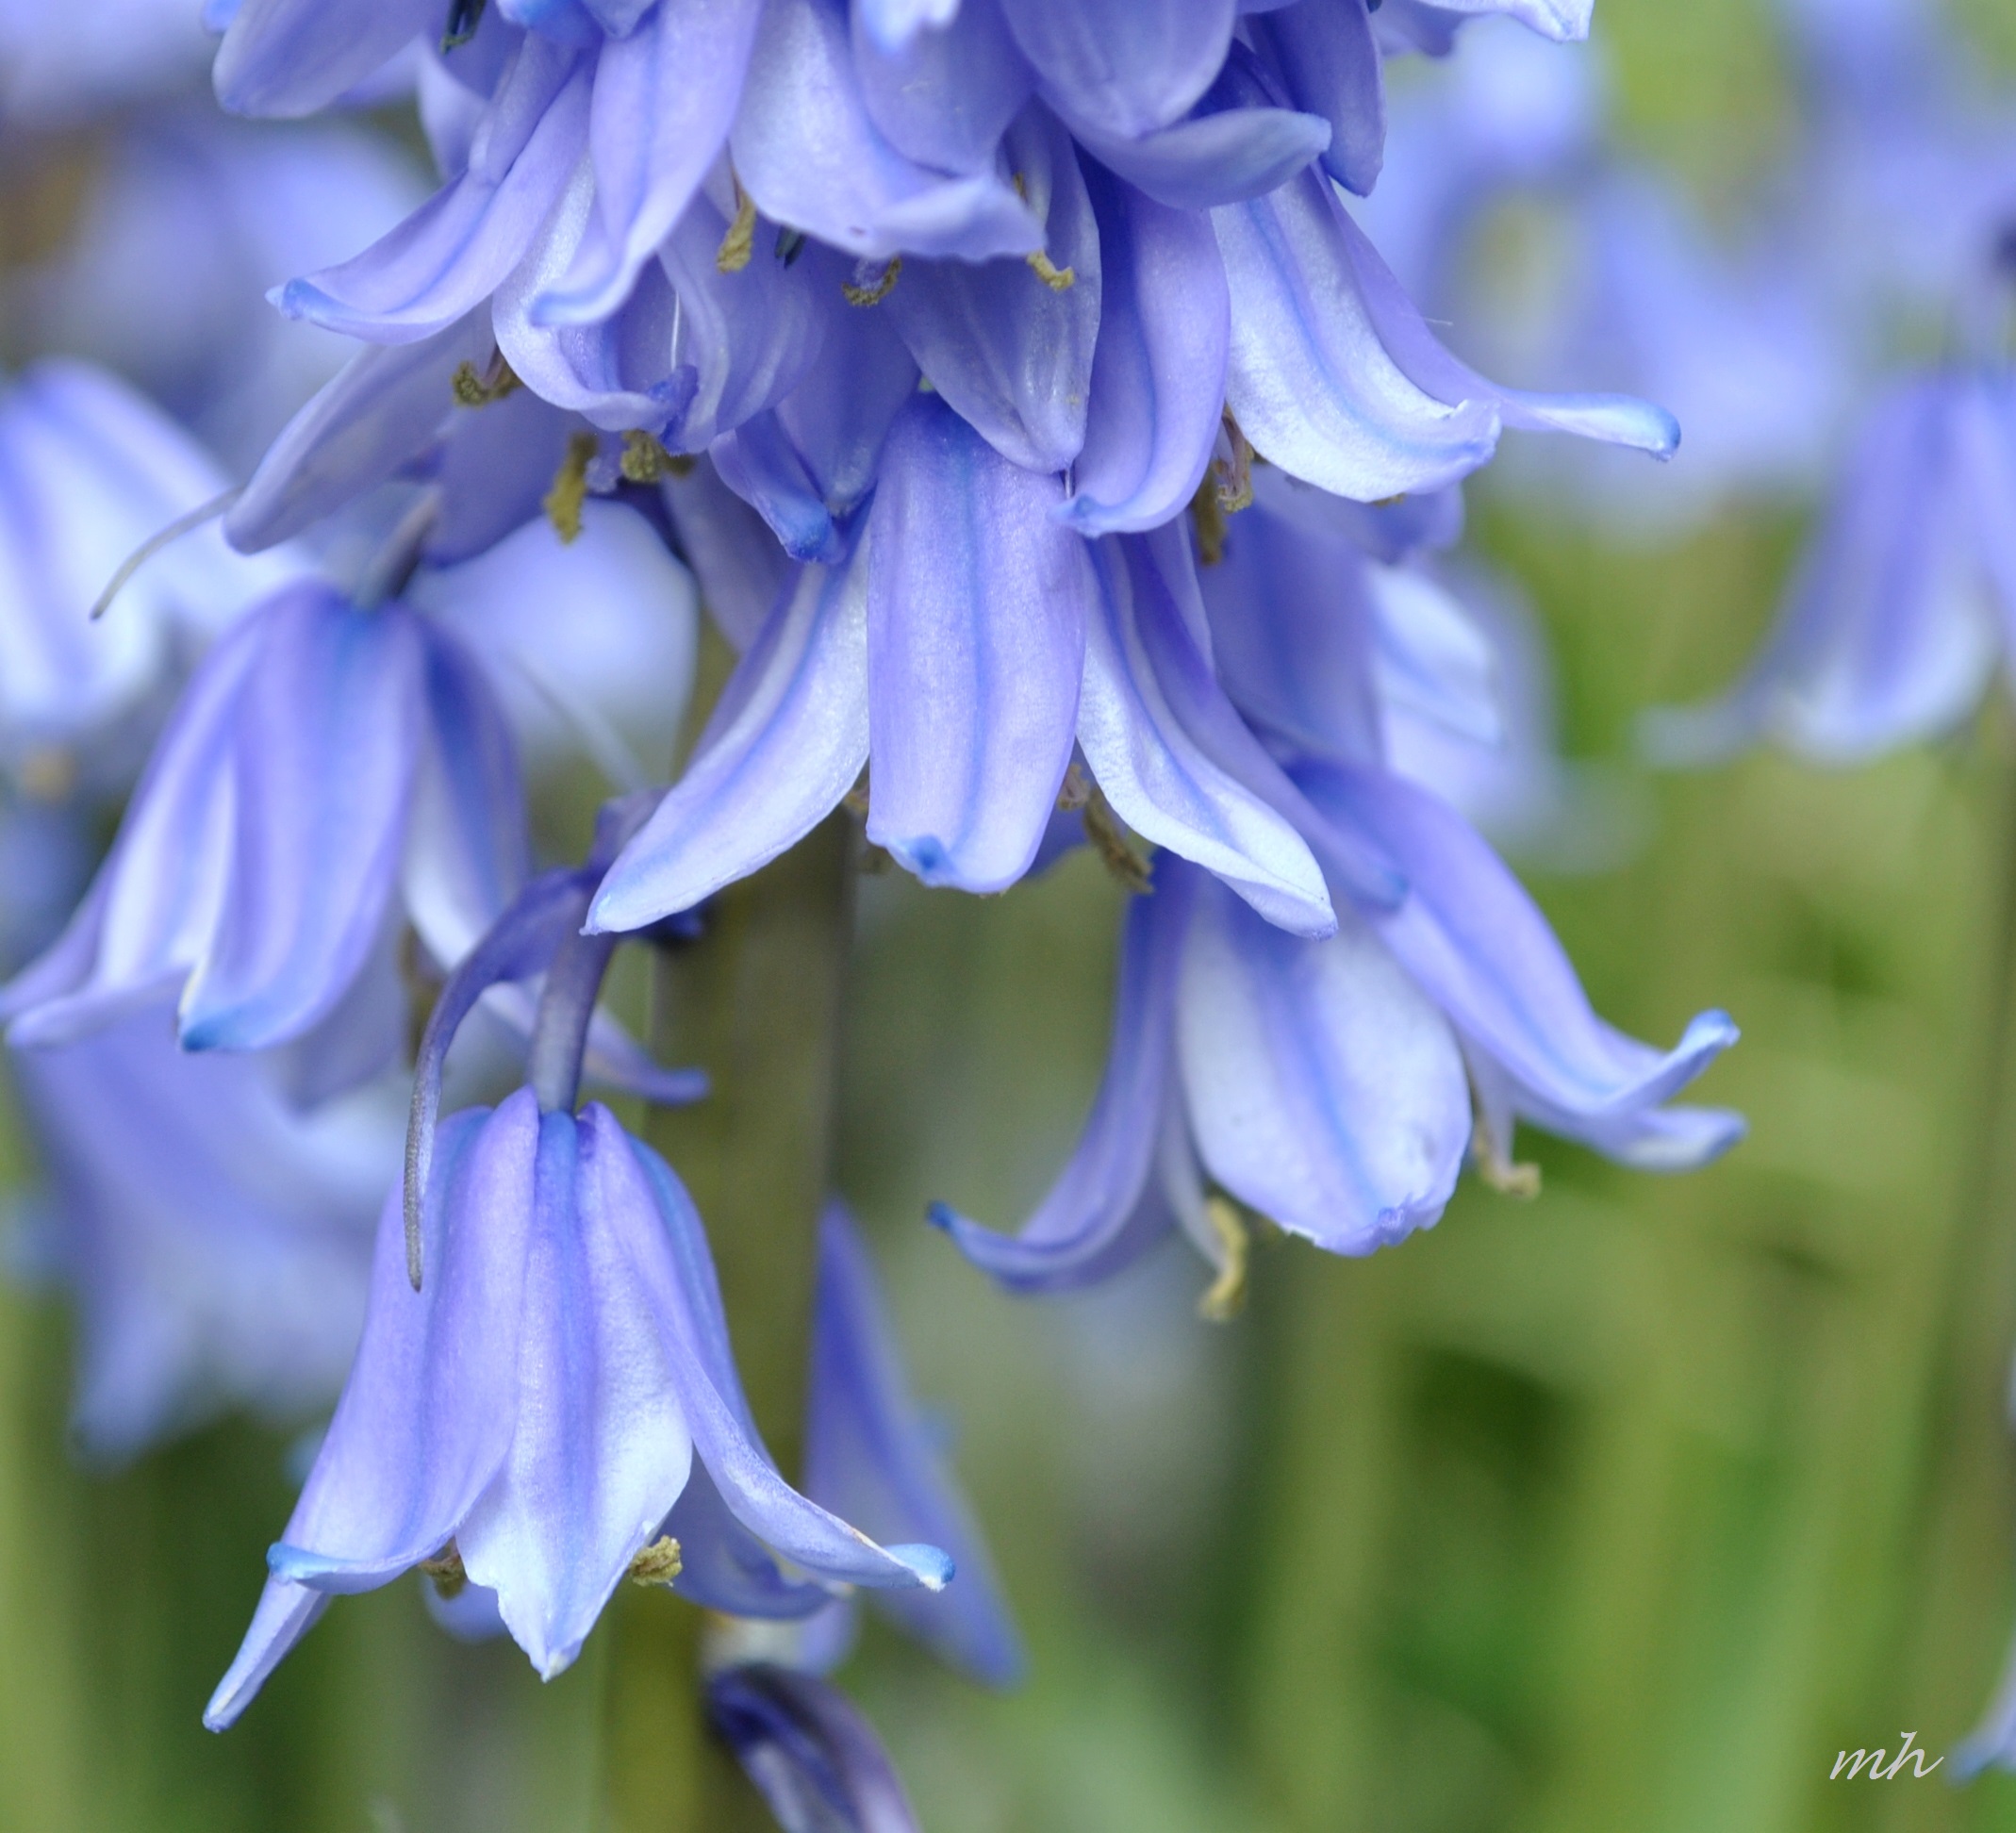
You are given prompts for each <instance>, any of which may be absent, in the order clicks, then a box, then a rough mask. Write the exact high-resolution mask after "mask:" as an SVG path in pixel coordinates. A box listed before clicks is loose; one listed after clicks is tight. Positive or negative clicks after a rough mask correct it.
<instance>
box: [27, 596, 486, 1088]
mask: <svg viewBox="0 0 2016 1833" xmlns="http://www.w3.org/2000/svg"><path fill="white" fill-rule="evenodd" d="M525 845H526V843H525V837H524V830H523V814H522V809H521V794H520V790H519V783H518V771H517V765H516V761H515V759H514V756H513V751H512V746H511V740H510V735H509V733H508V731H507V730H506V728H505V726H504V721H503V718H502V717H501V715H500V714H499V712H498V710H497V707H496V704H495V700H494V696H493V694H492V691H491V689H490V687H489V685H488V684H487V680H486V678H485V676H484V674H483V671H482V669H481V667H480V666H479V665H478V664H477V662H476V661H475V660H474V658H473V657H471V655H470V654H469V653H468V652H467V651H466V650H465V649H464V648H463V647H462V645H461V644H460V643H459V642H457V641H456V640H455V639H454V638H453V637H451V636H448V635H447V634H446V633H445V632H443V631H442V630H440V629H439V628H438V627H437V626H435V625H433V624H431V623H430V622H428V621H427V620H425V619H421V617H419V616H418V615H416V614H415V613H414V612H413V611H412V610H411V609H410V608H409V607H408V606H407V605H405V604H404V603H401V602H399V601H397V600H393V601H390V602H388V603H382V604H378V605H375V606H372V607H371V608H365V607H363V606H360V605H359V604H357V603H353V602H352V601H350V600H349V599H347V598H345V597H343V596H342V595H341V594H339V593H338V592H337V591H336V590H335V589H334V588H333V587H331V586H326V585H323V584H322V583H320V582H304V583H302V584H299V585H296V586H290V587H289V588H287V589H286V590H284V591H282V592H281V593H279V594H277V595H276V596H274V597H273V598H272V599H270V600H268V601H267V603H265V604H263V605H262V606H260V608H259V609H258V610H257V611H256V612H254V613H252V614H250V615H248V616H247V617H246V618H244V619H242V620H241V621H240V623H238V624H237V625H236V626H235V627H234V628H233V629H232V630H230V631H229V632H228V633H227V634H226V635H225V636H223V639H222V640H220V641H219V643H218V644H217V646H216V647H215V648H214V649H213V650H212V651H211V652H210V653H209V654H208V655H207V657H206V658H205V659H204V662H203V664H202V666H201V667H200V668H199V669H197V671H196V673H195V675H194V677H193V678H192V679H191V681H190V685H189V687H188V689H187V691H186V692H185V694H184V696H183V699H182V702H181V704H180V705H179V706H178V707H177V708H176V710H175V713H174V717H173V718H172V719H171V720H170V722H169V725H168V728H167V730H166V732H165V733H164V734H163V735H162V737H161V740H160V743H159V745H158V747H157V751H156V754H155V756H154V759H153V761H152V762H151V764H150V765H149V767H148V769H147V771H146V773H145V775H144V776H143V777H142V779H141V782H140V786H139V788H138V789H137V790H136V791H135V792H134V795H133V799H132V801H131V803H130V804H129V806H128V808H127V811H126V816H125V818H124V822H123V823H122V825H121V828H120V831H119V835H118V838H117V839H116V840H115V841H114V842H113V845H112V850H111V852H110V854H109V855H108V856H107V860H106V863H105V865H104V867H102V868H101V869H100V871H99V873H98V876H97V879H96V880H95V882H94V883H93V884H92V886H91V891H90V893H89V894H88V895H87V897H86V899H85V900H84V902H83V904H82V905H81V906H80V907H79V909H78V911H77V913H76V915H75V916H74V917H73V918H72V920H71V923H70V925H69V927H68V928H67V929H66V930H65V932H64V933H63V934H62V935H61V936H60V937H59V938H58V940H57V942H55V943H54V944H53V945H52V946H51V947H50V949H49V950H47V951H46V952H45V953H44V954H43V955H42V956H41V959H40V960H39V961H37V962H36V963H35V964H33V965H32V966H29V967H28V968H27V969H26V970H25V972H24V973H22V974H21V975H20V976H18V977H17V978H16V979H15V980H14V981H13V982H12V983H10V984H9V985H8V988H7V990H6V993H5V994H4V996H0V1013H4V1014H5V1015H6V1016H8V1018H9V1019H10V1020H11V1026H10V1032H9V1034H10V1036H11V1037H12V1038H13V1040H14V1041H15V1043H17V1044H18V1045H36V1044H57V1043H61V1042H64V1041H66V1040H68V1039H71V1038H74V1037H77V1036H80V1035H82V1034H84V1033H85V1032H88V1031H90V1030H91V1029H92V1028H93V1027H95V1026H98V1025H102V1024H104V1023H107V1022H108V1021H110V1020H112V1019H114V1018H116V1017H118V1016H121V1015H122V1014H124V1013H125V1012H127V1011H130V1010H133V1009H134V1008H136V1007H138V1006H140V1005H143V1004H147V1003H149V1002H152V1001H154V1000H156V999H158V998H160V997H161V996H162V995H163V994H164V993H166V994H171V995H173V994H177V993H178V994H179V996H180V1006H179V1018H178V1025H179V1030H180V1035H181V1039H182V1042H183V1044H184V1046H185V1047H186V1048H189V1049H233V1050H259V1049H274V1048H276V1047H279V1046H281V1045H285V1044H290V1043H295V1042H297V1041H299V1040H302V1039H304V1038H309V1037H310V1036H311V1035H312V1036H313V1037H314V1040H315V1041H314V1043H313V1045H312V1046H311V1047H310V1048H308V1049H306V1051H305V1052H304V1059H305V1060H304V1065H303V1070H304V1074H305V1075H306V1077H307V1079H308V1081H309V1082H312V1084H313V1085H314V1086H315V1087H316V1088H317V1089H318V1090H320V1091H321V1092H330V1091H333V1090H334V1089H336V1088H339V1087H342V1086H345V1085H348V1084H350V1083H352V1082H356V1081H359V1080H363V1079H364V1078H366V1077H368V1076H369V1075H370V1074H372V1073H373V1072H375V1071H376V1070H377V1069H379V1068H381V1067H383V1066H384V1065H385V1064H386V1062H387V1061H388V1060H389V1056H390V1055H391V1053H392V1052H393V1051H394V1050H395V1049H396V1048H397V1045H398V1041H399V1038H400V1036H401V1034H402V1030H401V1028H402V1026H403V1023H404V1005H403V999H402V997H401V995H400V992H399V983H398V959H397V950H398V946H399V938H400V933H401V930H402V927H403V926H404V925H405V923H407V922H410V923H411V924H412V926H413V927H414V929H415V930H416V931H417V932H418V933H419V934H420V935H421V939H422V940H423V941H424V942H425V944H426V946H427V948H428V949H429V950H430V952H432V953H433V954H434V956H435V958H436V960H437V961H439V962H441V963H443V964H444V965H445V964H447V963H452V962H453V961H454V960H456V959H458V958H459V957H460V955H461V954H462V952H463V951H464V950H466V949H467V948H468V947H469V945H470V942H471V940H472V939H473V936H474V935H475V934H476V933H480V932H481V930H482V929H483V928H484V927H485V925H486V924H487V922H488V920H489V919H490V917H491V916H493V915H494V914H495V913H496V912H497V911H498V910H499V909H501V908H502V907H503V905H504V901H505V900H506V899H507V898H508V897H509V896H510V894H511V893H512V891H513V890H515V889H516V887H517V884H518V883H519V882H520V880H521V878H522V875H523V873H524V870H525ZM324 1027H329V1028H330V1029H327V1030H324V1029H323V1028H324Z"/></svg>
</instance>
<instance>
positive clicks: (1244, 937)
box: [1178, 883, 1470, 1254]
mask: <svg viewBox="0 0 2016 1833" xmlns="http://www.w3.org/2000/svg"><path fill="white" fill-rule="evenodd" d="M1197 899H1198V902H1197V912H1196V915H1195V916H1194V917H1193V918H1192V921H1191V925H1190V933H1189V938H1188V940H1187V942H1186V944H1185V946H1184V950H1183V962H1182V983H1181V989H1180V992H1179V995H1178V1019H1179V1023H1178V1043H1179V1049H1180V1055H1181V1060H1182V1074H1183V1085H1184V1088H1185V1090H1186V1091H1187V1094H1188V1097H1189V1103H1188V1105H1189V1114H1190V1125H1191V1130H1192V1132H1193V1133H1194V1135H1195V1137H1196V1140H1197V1146H1198V1152H1199V1153H1200V1154H1201V1155H1202V1158H1203V1161H1204V1164H1205V1165H1206V1167H1207V1168H1208V1169H1209V1170H1210V1172H1211V1175H1212V1176H1213V1177H1214V1178H1215V1179H1216V1180H1217V1181H1218V1182H1219V1183H1220V1184H1222V1185H1223V1186H1224V1187H1225V1189H1227V1190H1228V1191H1230V1192H1231V1194H1232V1195H1233V1196H1234V1197H1237V1198H1238V1199H1239V1200H1240V1201H1241V1202H1242V1203H1245V1204H1246V1205H1247V1206H1248V1208H1250V1209H1253V1210H1256V1211H1258V1212H1259V1213H1260V1214H1263V1215H1266V1216H1269V1217H1271V1218H1272V1219H1273V1220H1274V1221H1276V1222H1278V1223H1279V1224H1280V1225H1281V1227H1282V1228H1284V1229H1287V1230H1291V1231H1293V1232H1294V1233H1297V1234H1301V1235H1306V1236H1308V1238H1309V1239H1310V1240H1312V1241H1314V1243H1315V1244H1316V1245H1317V1246H1318V1247H1326V1248H1328V1249H1330V1251H1331V1252H1332V1253H1342V1254H1366V1253H1370V1252H1372V1251H1373V1250H1374V1249H1375V1248H1378V1247H1388V1246H1390V1245H1392V1244H1393V1243H1394V1242H1396V1241H1399V1240H1401V1239H1403V1238H1404V1237H1405V1236H1407V1235H1408V1234H1411V1233H1412V1232H1413V1230H1415V1229H1422V1228H1429V1227H1431V1226H1432V1225H1433V1224H1434V1222H1435V1220H1436V1219H1437V1218H1438V1217H1439V1216H1440V1215H1441V1214H1442V1210H1443V1206H1444V1205H1445V1204H1446V1202H1447V1201H1448V1199H1449V1196H1450V1193H1451V1192H1453V1191H1454V1189H1455V1188H1456V1179H1457V1176H1458V1174H1459V1173H1460V1172H1461V1170H1462V1163H1463V1155H1464V1153H1465V1151H1466V1150H1467V1149H1468V1148H1469V1144H1470V1088H1469V1083H1468V1082H1467V1081H1466V1079H1465V1077H1464V1073H1463V1061H1462V1052H1461V1051H1460V1050H1459V1049H1457V1045H1456V1038H1455V1036H1454V1034H1453V1033H1452V1032H1450V1030H1449V1027H1448V1025H1447V1023H1446V1021H1445V1020H1444V1018H1443V1016H1442V1015H1441V1014H1440V1013H1439V1012H1437V1011H1436V1009H1435V1007H1434V1006H1433V1005H1432V1004H1431V1003H1430V1002H1429V999H1427V998H1426V997H1425V996H1424V995H1423V994H1422V993H1421V992H1420V990H1419V989H1418V988H1417V987H1416V986H1415V985H1414V983H1413V982H1412V981H1411V980H1410V979H1409V978H1408V977H1407V975H1406V974H1405V973H1404V972H1403V971H1402V970H1401V967H1400V966H1399V964H1398V963H1397V962H1396V961H1395V960H1394V958H1393V956H1392V955H1391V954H1390V953H1388V952H1387V950H1386V949H1385V947H1384V946H1383V945H1382V944H1381V943H1380V940H1379V938H1378V936H1377V935H1376V934H1375V933H1374V932H1373V931H1372V929H1371V928H1370V926H1369V925H1367V924H1365V923H1364V922H1363V921H1362V920H1360V919H1359V918H1358V917H1356V916H1348V915H1347V916H1345V917H1343V918H1342V919H1341V920H1340V922H1339V925H1338V930H1337V933H1336V934H1335V935H1332V936H1330V937H1329V938H1328V939H1327V940H1324V941H1319V942H1305V941H1302V940H1300V939H1299V938H1297V937H1295V936H1291V935H1287V934H1284V933H1282V932H1281V931H1280V930H1278V929H1275V928H1273V927H1271V926H1270V925H1268V924H1266V923H1264V922H1262V921H1261V920H1260V919H1259V917H1257V916H1254V915H1253V913H1252V912H1251V911H1249V910H1248V909H1247V908H1246V906H1245V905H1243V904H1241V903H1240V902H1239V901H1238V900H1236V899H1235V898H1233V897H1232V896H1231V893H1230V892H1228V891H1227V890H1225V889H1224V888H1223V887H1222V886H1220V885H1216V884H1212V883H1204V884H1200V885H1199V886H1198V893H1197Z"/></svg>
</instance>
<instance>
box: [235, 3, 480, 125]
mask: <svg viewBox="0 0 2016 1833" xmlns="http://www.w3.org/2000/svg"><path fill="white" fill-rule="evenodd" d="M440 21H441V11H440V3H439V0H360V4H358V5H355V6H344V7H332V6H330V5H328V4H327V0H244V4H243V5H242V6H240V7H239V8H238V9H237V12H236V13H235V15H234V16H233V18H232V20H231V25H230V29H229V30H228V31H227V32H226V33H225V34H224V41H223V45H222V46H221V47H219V50H218V53H217V70H216V83H217V99H218V100H219V101H220V102H222V103H223V105H224V107H227V108H229V109H230V110H231V111H232V112H233V113H234V114H251V115H307V114H313V113H315V112H316V110H317V109H319V108H325V107H328V106H329V104H330V103H332V102H334V101H335V100H336V99H337V97H338V96H339V95H341V94H342V93H343V91H345V90H347V89H349V88H351V87H352V85H354V84H355V83H360V82H362V81H363V80H364V78H365V77H367V76H369V75H370V74H372V72H373V71H375V70H376V69H377V68H378V66H379V65H380V64H382V63H384V62H385V61H386V60H387V59H388V58H390V57H392V56H393V55H394V54H395V53H396V52H398V51H400V50H401V49H403V48H404V47H405V45H406V44H408V43H410V42H411V41H413V40H414V39H416V38H419V37H421V36H423V35H424V34H427V33H430V32H438V31H439V29H440Z"/></svg>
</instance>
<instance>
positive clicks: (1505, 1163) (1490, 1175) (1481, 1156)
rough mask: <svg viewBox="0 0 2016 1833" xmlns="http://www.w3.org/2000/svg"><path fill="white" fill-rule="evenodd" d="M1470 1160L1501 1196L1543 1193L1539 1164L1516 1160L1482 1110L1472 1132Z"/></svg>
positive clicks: (1522, 1198) (1528, 1198)
mask: <svg viewBox="0 0 2016 1833" xmlns="http://www.w3.org/2000/svg"><path fill="white" fill-rule="evenodd" d="M1470 1163H1471V1164H1474V1165H1476V1167H1477V1175H1478V1176H1479V1177H1480V1178H1481V1179H1483V1181H1485V1182H1486V1183H1487V1184H1489V1185H1490V1186H1491V1188H1492V1189H1494V1190H1495V1191H1497V1192H1499V1193H1500V1194H1501V1195H1502V1196H1506V1197H1518V1198H1519V1199H1520V1201H1521V1202H1530V1201H1531V1200H1532V1199H1533V1198H1534V1197H1537V1196H1539V1195H1540V1167H1539V1166H1538V1165H1537V1164H1514V1163H1513V1162H1512V1154H1511V1153H1510V1152H1508V1151H1507V1150H1506V1149H1505V1148H1504V1146H1503V1145H1501V1144H1500V1143H1499V1141H1498V1140H1497V1139H1496V1138H1495V1136H1494V1135H1493V1133H1492V1130H1491V1127H1490V1124H1489V1123H1488V1122H1487V1121H1486V1120H1485V1118H1484V1116H1483V1115H1481V1114H1479V1115H1478V1117H1477V1125H1476V1128H1475V1129H1474V1130H1473V1131H1472V1132H1471V1134H1470Z"/></svg>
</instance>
